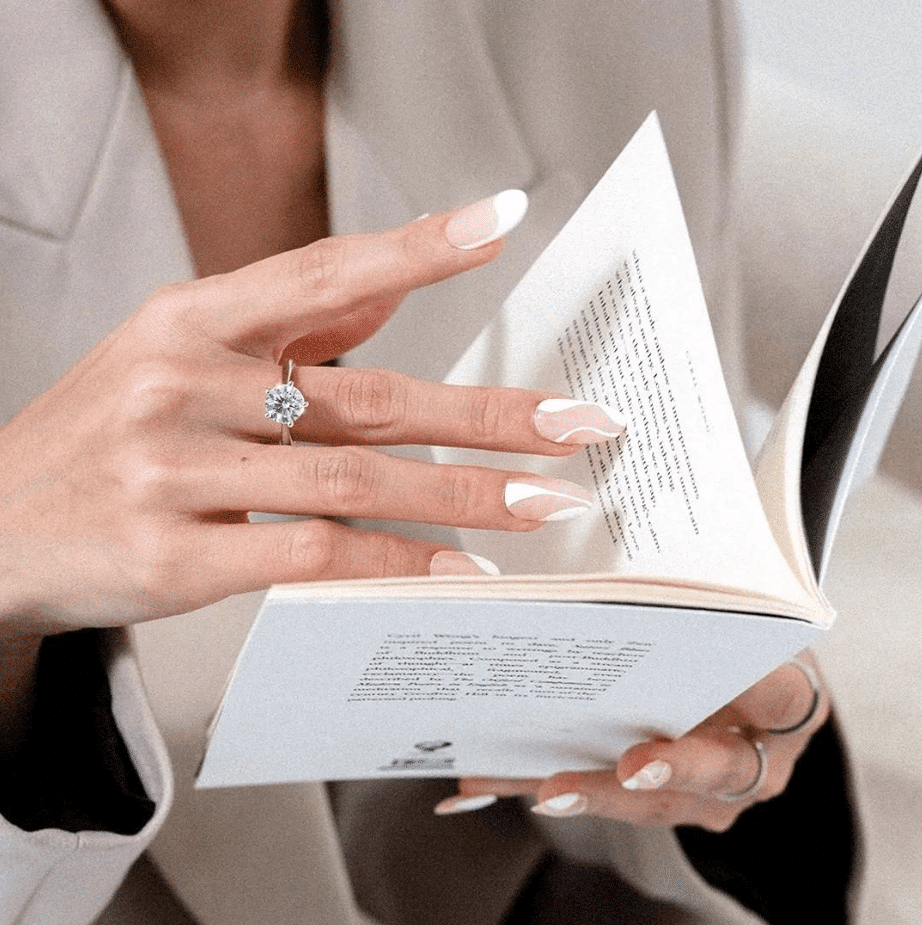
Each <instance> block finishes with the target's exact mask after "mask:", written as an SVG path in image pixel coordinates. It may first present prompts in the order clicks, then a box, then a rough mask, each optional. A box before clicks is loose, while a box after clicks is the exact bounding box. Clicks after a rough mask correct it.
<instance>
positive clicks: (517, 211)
mask: <svg viewBox="0 0 922 925" xmlns="http://www.w3.org/2000/svg"><path fill="white" fill-rule="evenodd" d="M526 207H527V199H526V198H525V194H524V193H521V192H519V191H507V192H506V193H501V194H499V195H498V196H494V197H492V198H491V199H489V200H484V201H482V202H480V203H475V204H474V205H472V206H467V207H465V208H463V209H459V210H456V211H455V212H448V213H442V214H440V215H435V216H431V217H427V218H424V219H421V220H418V221H415V222H411V223H410V224H408V225H404V226H403V227H400V228H395V229H391V230H388V231H384V232H381V233H378V234H369V235H353V236H345V237H339V238H328V239H325V240H322V241H317V242H315V243H314V244H311V245H309V246H308V247H305V248H301V249H299V250H296V251H290V252H288V253H285V254H280V255H278V256H276V257H271V258H269V259H267V260H263V261H260V262H259V263H255V264H252V265H250V266H248V267H244V268H243V269H240V270H237V271H235V272H234V273H230V274H225V275H223V276H216V277H211V278H209V279H205V280H200V281H197V282H196V283H192V284H189V286H187V287H184V288H183V289H182V290H181V291H179V292H177V291H176V290H174V292H173V297H174V298H176V297H180V298H185V299H187V302H188V304H187V306H186V311H185V312H184V313H183V314H184V315H185V322H186V326H187V327H188V328H190V329H192V330H195V331H198V332H202V333H204V334H205V335H206V336H207V337H209V338H211V339H213V340H216V341H219V342H221V343H224V344H225V345H227V346H230V347H232V348H233V349H235V350H239V351H240V352H242V353H246V354H250V355H254V356H262V357H266V358H271V359H273V360H278V359H279V358H280V356H281V353H282V351H283V350H284V349H285V348H286V347H287V346H288V345H289V344H292V343H295V346H294V347H293V349H292V351H291V352H290V355H292V356H297V358H298V361H299V362H301V363H315V362H318V361H320V360H321V359H326V358H329V357H332V356H337V355H339V354H340V353H342V352H344V351H345V350H347V349H350V348H351V347H352V346H355V344H357V343H359V342H360V341H362V340H364V339H366V338H367V337H368V336H369V335H370V334H371V333H372V332H373V331H375V330H377V328H378V327H380V326H381V325H382V324H383V323H384V321H386V320H387V318H388V317H389V316H390V315H391V314H392V313H393V311H394V310H395V309H396V307H397V306H398V305H399V304H400V301H401V300H402V299H403V297H404V296H405V295H406V294H407V293H408V292H410V291H411V290H413V289H417V288H420V287H422V286H427V285H430V284H432V283H435V282H438V281H439V280H442V279H446V278H448V277H450V276H454V275H456V274H458V273H461V272H463V271H465V270H469V269H472V268H474V267H476V266H479V265H481V264H483V263H486V262H488V261H489V260H492V259H493V258H494V257H495V256H496V255H497V254H498V253H499V251H500V249H501V245H500V244H499V243H497V241H498V239H499V238H500V237H502V236H503V235H504V234H506V233H507V232H508V231H510V230H511V229H512V228H513V227H515V225H517V224H518V222H519V221H520V220H521V218H522V216H523V215H524V213H525V209H526ZM173 308H174V310H175V305H174V306H173ZM305 338H307V339H308V340H305Z"/></svg>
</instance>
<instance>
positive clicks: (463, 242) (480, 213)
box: [445, 189, 528, 251]
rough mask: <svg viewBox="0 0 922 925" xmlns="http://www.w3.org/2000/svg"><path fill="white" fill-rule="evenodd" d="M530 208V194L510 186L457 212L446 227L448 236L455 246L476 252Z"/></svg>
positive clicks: (503, 232) (510, 229)
mask: <svg viewBox="0 0 922 925" xmlns="http://www.w3.org/2000/svg"><path fill="white" fill-rule="evenodd" d="M527 211H528V196H526V195H525V193H523V192H522V191H521V190H520V189H507V190H505V191H504V192H502V193H497V194H496V195H495V196H493V197H491V198H490V199H482V200H481V201H480V202H475V203H474V204H473V205H471V206H465V207H464V208H463V209H460V210H459V211H457V212H455V214H454V215H453V216H452V217H451V219H450V220H449V222H448V224H447V225H446V226H445V238H446V239H447V241H448V243H449V244H451V245H452V246H453V247H458V248H460V249H461V250H465V251H472V250H474V249H475V248H478V247H483V246H484V245H485V244H489V243H490V242H491V241H495V240H496V239H497V238H501V237H503V236H504V235H506V234H508V233H509V232H510V231H512V229H513V228H515V226H516V225H518V223H519V222H520V221H522V218H523V217H524V216H525V213H526V212H527Z"/></svg>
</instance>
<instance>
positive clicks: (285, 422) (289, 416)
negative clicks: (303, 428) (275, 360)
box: [266, 360, 309, 446]
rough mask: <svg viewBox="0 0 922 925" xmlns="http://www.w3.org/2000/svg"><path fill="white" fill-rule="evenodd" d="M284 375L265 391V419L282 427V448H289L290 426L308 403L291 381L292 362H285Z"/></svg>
mask: <svg viewBox="0 0 922 925" xmlns="http://www.w3.org/2000/svg"><path fill="white" fill-rule="evenodd" d="M283 369H284V371H285V375H284V377H283V381H282V382H281V383H279V384H278V385H274V386H272V388H271V389H266V417H267V418H269V420H270V421H275V423H276V424H281V425H282V436H281V439H280V443H281V444H282V446H291V426H292V425H293V424H294V422H295V421H297V420H298V418H299V417H301V415H302V414H304V409H305V408H306V407H307V406H308V404H309V403H308V401H307V400H306V399H305V398H304V396H303V395H302V394H301V392H300V391H299V389H298V388H297V386H295V384H294V383H293V382H292V381H291V376H292V373H293V372H294V369H295V363H294V360H286V361H285V365H284V367H283Z"/></svg>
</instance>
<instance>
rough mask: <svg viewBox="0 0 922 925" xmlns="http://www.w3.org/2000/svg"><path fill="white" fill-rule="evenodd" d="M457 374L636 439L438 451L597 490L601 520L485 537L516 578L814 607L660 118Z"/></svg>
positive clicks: (481, 538) (487, 551)
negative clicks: (607, 415) (745, 413)
mask: <svg viewBox="0 0 922 925" xmlns="http://www.w3.org/2000/svg"><path fill="white" fill-rule="evenodd" d="M449 381H452V382H457V383H480V384H483V383H488V384H491V385H510V386H523V387H528V388H538V389H549V390H555V391H558V392H560V393H562V394H565V395H573V396H576V397H581V398H587V399H590V400H593V401H601V402H605V403H608V404H611V405H613V406H615V407H617V408H619V409H620V410H621V411H622V412H623V413H624V414H625V416H626V417H627V420H628V430H627V433H626V434H625V435H624V436H623V437H622V438H619V439H618V440H616V441H613V442H611V443H609V444H603V445H600V446H595V447H591V448H589V449H588V450H586V451H585V452H580V453H579V454H578V455H577V456H574V457H571V458H570V459H568V460H550V461H548V460H543V461H542V460H540V459H538V458H535V457H530V458H529V459H528V460H526V461H523V460H522V459H521V458H519V457H513V456H507V457H501V458H500V460H498V461H497V460H496V458H495V457H490V459H489V460H485V458H484V456H483V455H481V454H475V453H471V452H465V451H459V450H439V451H438V453H437V458H439V460H440V461H446V462H447V461H455V462H466V463H475V464H477V463H479V464H483V463H484V462H486V461H489V462H490V464H493V463H494V462H496V464H499V465H507V466H509V467H510V468H514V469H521V468H524V467H527V468H529V469H532V470H533V471H540V472H542V473H544V474H547V475H551V476H555V477H562V478H569V479H571V480H573V481H576V482H579V483H582V484H584V485H587V486H590V487H593V488H594V489H595V493H596V497H597V502H598V503H597V509H596V512H595V513H594V515H589V516H585V517H582V518H579V519H577V520H575V521H569V522H563V523H555V524H551V525H548V526H546V527H544V528H543V529H542V530H539V531H536V532H535V533H534V534H529V535H513V536H510V535H505V534H498V533H496V534H490V533H486V532H476V533H474V532H472V533H471V534H469V540H468V548H469V549H470V550H471V551H472V552H476V553H478V554H480V555H485V556H487V557H488V558H490V559H492V560H493V561H494V562H496V563H497V564H498V565H499V567H500V569H501V570H502V571H503V573H504V574H515V573H544V574H556V573H585V572H627V573H629V574H631V575H636V576H648V577H656V578H667V579H671V580H675V581H677V582H682V581H693V582H699V583H712V584H715V585H721V586H726V585H731V586H736V587H738V588H740V589H745V590H746V591H747V592H749V593H754V594H760V595H766V596H777V597H782V598H787V599H790V600H792V601H794V600H798V601H800V600H803V599H804V592H803V590H802V589H801V588H800V586H799V585H798V583H797V582H796V580H795V579H794V576H793V574H792V573H791V571H790V569H789V567H788V565H787V563H786V561H785V560H784V559H783V557H782V556H781V555H780V553H779V552H778V550H777V547H776V544H775V541H774V538H773V536H772V534H771V531H770V530H769V528H768V525H767V523H766V520H765V516H764V513H763V511H762V508H761V504H760V501H759V498H758V496H757V493H756V490H755V486H754V482H753V478H752V473H751V470H750V467H749V464H748V461H747V459H746V455H745V451H744V449H743V445H742V441H741V439H740V436H739V431H738V428H737V425H736V421H735V417H734V414H733V410H732V407H731V404H730V400H729V397H728V395H727V391H726V386H725V384H724V381H723V376H722V373H721V370H720V363H719V359H718V355H717V350H716V346H715V344H714V338H713V334H712V332H711V328H710V321H709V318H708V314H707V309H706V306H705V304H704V296H703V293H702V290H701V285H700V281H699V279H698V274H697V269H696V265H695V260H694V254H693V252H692V247H691V242H690V240H689V238H688V233H687V230H686V227H685V222H684V218H683V215H682V210H681V205H680V203H679V199H678V193H677V190H676V188H675V183H674V180H673V176H672V171H671V167H670V165H669V161H668V156H667V154H666V149H665V143H664V141H663V138H662V134H661V132H660V129H659V123H658V121H657V119H656V117H655V115H651V116H650V118H649V119H648V120H647V122H646V123H645V124H644V126H643V127H642V128H641V129H640V130H639V131H638V133H637V135H636V136H635V137H634V139H633V140H632V141H631V143H630V144H629V145H628V147H627V148H626V149H625V150H624V152H623V153H622V154H621V155H620V156H619V158H618V160H617V161H616V162H615V164H614V165H613V166H612V168H611V169H610V170H609V171H608V172H607V174H606V175H605V177H604V178H603V179H602V180H601V181H600V183H599V184H598V186H597V187H596V189H595V190H594V191H593V192H592V193H591V194H590V195H589V197H588V198H587V199H586V201H585V202H584V203H583V205H582V206H581V207H580V208H579V210H578V211H577V212H576V214H575V215H574V216H573V218H572V219H571V220H570V222H568V224H567V226H566V227H565V228H564V230H563V231H562V232H561V233H560V234H559V235H558V237H557V238H556V239H555V240H554V241H553V242H552V243H551V245H550V246H549V247H548V248H547V250H546V251H545V252H544V254H542V255H541V257H539V259H538V260H537V262H536V263H535V265H534V266H533V267H532V269H531V270H530V271H529V272H528V273H527V274H526V276H525V278H524V279H523V280H522V282H521V283H520V284H519V286H517V287H516V289H515V291H514V292H513V293H512V295H511V296H510V297H509V299H508V300H507V302H506V303H505V305H504V306H503V311H502V312H501V313H500V314H499V316H498V317H497V319H496V320H495V321H494V322H493V323H492V324H491V325H490V326H488V327H487V328H486V329H485V330H484V331H483V333H482V334H481V336H480V337H479V338H478V339H477V341H475V343H474V344H473V345H472V347H471V348H470V349H469V350H468V352H467V353H466V354H465V355H464V357H462V359H461V361H460V362H459V363H458V364H457V366H456V367H455V369H454V370H453V371H452V374H451V375H450V377H449Z"/></svg>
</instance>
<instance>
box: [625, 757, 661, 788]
mask: <svg viewBox="0 0 922 925" xmlns="http://www.w3.org/2000/svg"><path fill="white" fill-rule="evenodd" d="M670 777H672V765H670V764H668V763H667V762H665V761H660V760H659V759H657V760H656V761H651V762H650V763H649V764H645V765H644V766H643V767H642V768H641V769H640V770H639V771H638V772H637V773H636V774H634V775H633V776H631V777H629V778H628V779H627V780H626V781H625V782H624V783H623V784H622V785H621V786H622V787H624V789H625V790H659V788H660V787H662V786H663V785H664V784H666V783H668V781H669V778H670Z"/></svg>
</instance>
